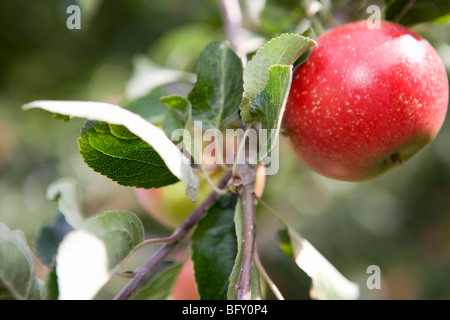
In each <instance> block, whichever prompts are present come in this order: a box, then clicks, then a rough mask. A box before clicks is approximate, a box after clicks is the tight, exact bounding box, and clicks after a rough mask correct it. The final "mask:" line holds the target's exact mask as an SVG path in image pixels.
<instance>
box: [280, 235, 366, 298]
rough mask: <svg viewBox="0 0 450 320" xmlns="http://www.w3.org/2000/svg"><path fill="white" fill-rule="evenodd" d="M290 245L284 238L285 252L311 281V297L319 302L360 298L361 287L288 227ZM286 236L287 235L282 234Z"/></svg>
mask: <svg viewBox="0 0 450 320" xmlns="http://www.w3.org/2000/svg"><path fill="white" fill-rule="evenodd" d="M286 232H287V235H288V236H289V241H290V245H288V244H287V243H286V240H287V239H286V237H284V243H283V247H284V250H283V251H287V253H288V255H289V256H290V254H291V253H292V256H293V258H294V260H295V262H296V263H297V265H298V266H299V268H300V269H302V270H303V271H304V272H305V273H306V274H307V275H308V276H309V277H310V278H311V279H312V286H311V290H310V295H311V297H312V298H313V299H319V300H338V299H339V300H353V299H357V298H358V296H359V287H358V285H356V284H355V283H353V282H351V281H349V280H347V279H346V278H345V277H344V276H343V275H342V274H341V273H340V272H339V271H338V270H337V269H336V268H335V267H334V266H333V265H332V264H331V263H330V262H329V261H328V260H327V259H326V258H325V257H323V256H322V254H320V252H318V251H317V250H316V249H315V248H314V247H313V246H312V245H311V244H310V243H309V242H308V241H307V240H306V239H304V238H303V237H302V236H300V235H299V234H298V233H297V232H296V231H295V230H294V229H292V228H291V227H287V230H286ZM282 234H284V235H286V233H282Z"/></svg>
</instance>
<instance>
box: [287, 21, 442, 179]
mask: <svg viewBox="0 0 450 320" xmlns="http://www.w3.org/2000/svg"><path fill="white" fill-rule="evenodd" d="M448 91H449V87H448V77H447V74H446V70H445V67H444V65H443V63H442V61H441V59H440V57H439V56H438V54H437V52H436V51H435V50H434V48H433V47H432V46H431V45H430V43H429V42H427V41H426V40H425V39H423V38H421V37H420V36H419V35H417V34H415V33H413V32H412V31H411V30H409V29H407V28H406V27H403V26H400V25H397V24H394V23H390V22H386V21H383V22H382V23H381V28H380V29H369V28H368V26H367V24H366V21H357V22H352V23H348V24H345V25H342V26H339V27H337V28H334V29H332V30H329V31H327V32H325V33H324V34H323V35H322V36H320V37H318V38H317V46H316V47H314V48H313V49H312V50H311V54H310V56H309V58H308V60H307V61H306V62H305V63H304V64H302V65H301V66H299V67H298V68H297V69H296V70H295V72H294V76H293V82H292V85H291V91H290V94H289V98H288V102H287V105H286V110H285V113H284V117H283V127H284V129H286V132H287V134H288V139H289V141H290V144H291V146H292V148H293V149H294V150H295V152H296V154H297V155H298V156H299V157H300V158H301V159H302V160H303V161H304V162H305V163H306V164H307V165H308V166H309V167H310V168H312V169H313V170H315V171H317V172H318V173H320V174H322V175H325V176H327V177H331V178H335V179H339V180H346V181H361V180H365V179H368V178H371V177H374V176H376V175H378V174H380V173H382V172H385V171H386V170H387V169H389V168H392V167H394V166H396V165H398V164H400V163H402V162H403V161H406V160H407V159H409V158H410V157H411V156H413V155H414V154H416V153H417V152H418V151H419V150H421V149H422V148H423V147H425V146H426V145H427V144H428V143H429V142H430V141H431V140H433V139H434V137H435V136H436V134H437V133H438V131H439V130H440V128H441V126H442V124H443V122H444V119H445V116H446V113H447V106H448Z"/></svg>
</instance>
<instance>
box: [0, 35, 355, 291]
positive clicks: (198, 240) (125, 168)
mask: <svg viewBox="0 0 450 320" xmlns="http://www.w3.org/2000/svg"><path fill="white" fill-rule="evenodd" d="M314 44H315V43H314V41H313V40H311V39H309V38H307V37H304V36H300V35H297V34H283V35H281V36H279V37H276V38H273V39H272V40H270V41H269V42H267V43H266V44H265V45H264V46H263V47H262V48H261V49H260V50H258V51H257V52H256V53H255V54H254V55H253V56H252V59H251V60H250V61H249V63H248V65H247V66H246V67H245V68H244V66H243V64H242V61H241V59H240V58H239V57H238V56H237V54H236V53H235V52H234V50H233V48H231V46H230V45H229V44H228V42H224V41H215V42H212V43H210V44H209V45H208V46H206V48H205V49H204V51H203V52H202V54H201V55H200V58H199V63H198V74H197V77H196V82H195V84H194V85H193V87H192V88H191V89H190V91H189V92H188V93H187V94H186V96H183V95H178V94H169V95H165V96H162V97H161V96H160V101H161V102H162V104H161V103H159V101H157V99H156V98H155V97H157V95H155V92H154V91H152V92H149V93H148V94H146V95H144V96H141V97H138V98H136V99H133V100H131V101H127V102H126V103H124V104H123V107H118V106H113V105H109V104H104V103H96V102H74V101H70V102H67V101H35V102H31V103H29V104H27V105H26V106H24V108H25V109H29V108H41V109H44V110H46V111H49V112H51V113H53V114H55V115H58V117H62V118H65V117H66V116H69V117H84V118H87V120H86V122H85V125H84V126H83V129H82V132H81V136H80V138H79V148H80V154H81V155H82V156H83V159H84V160H85V162H86V164H87V165H88V166H89V167H91V168H92V169H93V170H94V171H96V172H99V173H101V174H103V175H105V176H107V177H109V178H110V179H112V180H114V181H116V182H117V183H119V184H121V185H125V186H134V187H145V188H158V187H162V186H165V185H169V184H172V183H174V182H176V181H179V180H181V181H183V182H184V184H185V186H186V195H187V196H188V197H190V198H191V199H193V200H195V198H196V193H197V191H198V178H197V175H196V174H195V173H194V171H193V170H192V167H191V165H190V163H191V161H192V159H195V157H196V153H195V151H194V153H192V154H189V155H188V157H189V158H190V159H189V158H188V157H186V155H185V154H183V153H182V152H181V151H180V150H179V149H178V148H177V147H176V146H175V144H174V141H171V140H170V139H169V137H170V133H171V132H173V130H175V129H180V128H182V129H185V131H186V132H187V133H192V131H193V130H194V128H193V127H194V124H195V123H196V121H200V122H201V124H202V126H203V129H209V128H214V129H219V130H223V129H224V128H226V127H227V126H230V125H231V126H235V125H236V122H237V123H241V124H249V125H251V124H254V123H259V124H260V126H261V127H262V128H264V129H269V130H268V132H277V130H278V129H279V127H280V124H281V117H282V114H283V110H284V106H285V103H286V99H287V94H288V92H289V88H290V83H291V78H292V66H293V64H294V63H295V61H296V60H297V59H298V58H299V57H300V56H301V55H302V54H303V53H305V52H306V51H307V50H308V49H309V48H310V47H311V46H313V45H314ZM160 93H161V92H158V94H160ZM157 102H158V103H157ZM270 129H275V130H270ZM267 138H268V139H267V144H268V148H267V149H268V150H269V151H270V149H271V145H272V144H274V143H276V139H278V136H277V135H276V134H275V135H274V134H272V135H271V136H269V137H267ZM186 141H188V138H187V135H185V136H183V143H184V144H186V143H187V142H186ZM265 155H266V154H262V155H261V156H260V160H261V159H263V158H264V156H265ZM180 167H181V169H180ZM48 195H49V198H51V199H54V200H57V201H58V204H59V210H60V212H61V213H62V214H63V215H64V218H65V220H66V221H67V222H68V224H69V225H70V229H69V232H68V233H67V234H65V235H60V237H59V239H58V241H55V243H54V244H53V250H51V252H50V253H49V252H48V250H45V245H44V244H45V243H46V242H45V241H44V240H43V239H45V237H46V236H47V237H48V233H50V234H51V232H50V231H49V230H47V232H43V233H42V235H41V237H40V240H41V241H38V244H39V243H42V244H43V245H42V246H40V247H42V248H44V249H42V248H41V250H40V251H41V252H44V253H45V254H43V255H47V258H46V261H47V263H48V264H49V266H51V267H52V270H53V271H52V272H51V273H50V276H49V279H48V281H47V282H46V283H44V282H43V281H42V280H39V279H37V278H36V277H35V276H34V264H33V260H32V254H31V250H30V249H29V248H28V246H27V244H26V243H25V241H24V238H23V236H21V235H20V232H18V231H11V230H9V229H8V228H7V227H6V226H5V225H2V229H4V230H2V241H0V244H1V245H0V248H1V250H2V255H1V256H2V261H1V263H0V270H1V273H0V274H1V279H2V282H3V283H4V284H5V285H6V287H7V289H8V290H9V291H10V292H12V293H13V296H14V297H16V298H47V299H55V298H59V299H90V298H93V297H95V295H96V294H97V293H98V291H99V290H100V289H101V288H102V286H103V285H104V284H105V283H106V282H107V281H108V280H109V279H110V277H111V276H112V275H113V274H114V272H115V271H117V268H118V267H119V265H120V264H121V263H122V262H123V261H124V260H125V259H126V258H127V257H128V256H129V255H131V254H132V253H133V252H135V251H136V250H138V249H139V248H140V246H142V244H143V243H144V233H143V226H142V223H141V222H140V220H139V219H138V218H137V216H135V215H134V214H133V213H131V212H128V211H114V212H105V213H104V214H103V215H100V216H94V217H92V218H89V219H86V220H85V219H83V218H82V216H83V215H82V214H81V213H80V210H79V208H78V200H77V195H76V189H75V188H74V185H73V183H71V182H68V181H59V182H57V183H55V184H53V185H52V186H50V187H49V189H48ZM242 216H243V210H242V205H241V200H240V198H239V196H238V195H237V194H232V193H231V194H226V195H223V196H220V197H219V198H218V200H217V201H216V202H215V203H214V204H213V205H212V206H210V207H209V208H208V209H207V214H206V215H205V217H204V218H203V219H202V220H200V222H199V223H198V225H197V226H196V228H195V230H194V232H193V233H192V235H191V241H192V257H193V261H194V266H195V270H196V282H197V286H198V290H199V294H200V297H201V298H203V299H227V298H228V299H234V298H236V291H235V290H234V287H235V285H236V282H237V281H238V275H239V272H240V267H239V266H240V262H241V259H242V252H241V249H240V247H241V242H242V220H243V218H242ZM285 226H286V228H287V230H288V232H287V233H286V235H288V236H287V237H285V240H286V239H287V241H284V244H283V247H284V248H285V250H284V251H285V252H286V253H287V254H289V255H290V256H292V257H293V258H295V259H296V261H297V263H298V265H299V266H300V267H301V268H303V269H304V270H305V271H306V272H310V271H311V270H322V271H323V272H319V273H316V272H315V271H312V272H311V276H312V278H313V279H316V280H317V281H316V283H317V284H318V285H317V286H315V290H316V291H317V292H316V293H315V294H316V295H317V297H321V298H324V297H339V296H341V297H349V296H346V295H348V294H350V296H354V295H355V292H356V291H357V288H356V287H354V286H353V284H351V283H348V282H347V280H345V279H344V278H343V277H342V276H340V274H339V273H338V272H337V271H336V270H335V269H334V268H333V267H332V266H331V264H329V263H328V262H327V261H326V260H325V259H324V258H323V257H321V255H320V254H319V253H318V252H317V251H315V250H314V249H310V245H309V246H308V245H306V246H305V243H306V244H307V242H305V241H306V240H304V239H303V238H301V237H300V236H299V235H298V234H297V233H295V231H294V230H292V229H290V228H289V226H288V225H287V224H285ZM60 241H61V242H60ZM40 247H39V246H38V248H40ZM286 248H289V249H286ZM305 250H306V251H309V254H308V253H307V252H306V255H307V256H309V255H310V254H311V252H312V253H313V254H312V255H313V256H314V257H319V258H318V259H310V258H308V259H303V258H300V256H301V255H302V252H304V251H305ZM38 251H39V250H38ZM219 252H220V254H217V253H219ZM18 261H21V262H23V261H26V262H24V263H20V264H19V263H18ZM308 261H310V262H308ZM317 261H320V262H319V263H318V262H317ZM305 263H306V265H305ZM17 265H20V266H21V267H20V268H15V267H14V266H17ZM308 265H309V266H308ZM313 265H316V266H315V267H312V266H313ZM180 266H181V262H178V263H174V264H171V265H169V266H167V267H166V268H164V269H163V270H162V271H161V270H159V271H158V274H157V275H153V276H152V277H149V279H147V281H146V282H145V285H144V286H141V287H140V288H139V290H137V291H136V292H135V293H134V295H133V296H132V297H131V298H135V299H142V298H156V297H158V298H167V297H168V296H169V294H170V289H171V288H172V287H173V284H174V280H175V278H176V276H177V274H178V272H179V271H180ZM12 270H13V271H12ZM327 270H328V271H327ZM330 270H332V271H331V272H330ZM10 272H14V273H15V274H13V275H12V274H10ZM23 274H27V275H28V276H27V277H24V276H23ZM258 274H259V273H258V270H257V268H254V272H253V279H254V280H255V281H253V287H254V290H252V294H253V297H254V298H259V297H260V294H261V293H260V290H259V287H260V283H259V278H260V277H258ZM324 274H326V275H328V276H329V275H331V278H335V279H338V281H337V282H336V281H323V278H324ZM336 275H338V276H336ZM321 279H322V280H321ZM342 279H344V280H343V281H344V282H345V285H344V286H343V287H345V288H349V286H351V290H350V291H351V292H347V293H346V292H345V290H342V289H341V288H340V287H342V286H341V285H339V281H341V280H342ZM266 282H268V283H269V284H270V279H266ZM323 283H327V285H325V287H323V285H322V284H323ZM271 285H273V284H271ZM162 288H165V289H162ZM355 290H356V291H355Z"/></svg>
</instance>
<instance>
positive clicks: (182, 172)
mask: <svg viewBox="0 0 450 320" xmlns="http://www.w3.org/2000/svg"><path fill="white" fill-rule="evenodd" d="M32 108H41V109H44V110H46V111H49V112H52V113H57V114H64V115H68V116H71V117H80V118H87V119H88V120H97V121H103V122H106V123H109V124H115V125H122V126H124V127H126V128H127V129H128V130H129V131H130V132H131V133H133V134H134V135H136V136H138V137H139V138H141V139H142V140H143V141H145V142H146V143H148V144H149V145H150V146H151V147H152V148H153V149H154V150H155V151H156V153H157V154H158V155H159V156H160V157H161V159H162V160H163V161H164V164H165V166H167V168H168V169H169V170H170V172H171V173H172V174H173V175H174V176H175V177H177V178H178V179H180V180H181V181H182V182H183V183H184V185H185V187H186V195H187V196H188V197H189V198H190V199H192V200H193V201H195V200H196V198H197V193H198V187H199V180H198V177H197V176H196V175H195V174H194V172H193V171H192V168H191V166H190V161H189V159H187V158H186V157H185V156H184V155H183V154H182V153H181V151H180V150H179V149H178V148H177V147H176V146H175V145H174V144H173V143H172V141H170V139H169V138H167V136H166V135H165V133H164V131H163V130H161V129H160V128H158V127H156V126H154V125H152V124H151V123H149V122H148V121H146V120H145V119H143V118H142V117H141V116H139V115H137V114H135V113H133V112H131V111H129V110H126V109H123V108H121V107H119V106H116V105H112V104H108V103H101V102H82V101H45V100H42V101H33V102H30V103H27V104H26V105H24V106H23V109H25V110H28V109H32ZM96 142H98V144H100V145H101V144H102V143H101V141H99V140H97V141H96ZM122 164H123V163H122ZM110 172H111V171H110Z"/></svg>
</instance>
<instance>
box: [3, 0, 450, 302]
mask: <svg viewBox="0 0 450 320" xmlns="http://www.w3.org/2000/svg"><path fill="white" fill-rule="evenodd" d="M304 2H305V1H304ZM74 3H75V4H79V5H81V6H82V12H83V16H82V29H81V30H69V29H68V28H67V27H66V19H67V17H68V15H67V13H66V8H67V7H68V6H69V5H70V4H74ZM241 4H242V7H243V10H244V27H246V29H247V30H248V31H251V32H252V33H253V34H254V35H257V36H261V37H264V38H268V37H272V36H273V35H276V34H279V33H281V32H292V31H296V32H304V31H305V30H307V29H308V28H309V27H310V25H309V24H308V20H306V19H305V15H306V14H307V12H306V11H305V10H304V7H302V6H301V5H300V4H301V1H293V0H279V1H276V0H267V1H266V2H264V1H256V0H254V1H253V0H249V1H242V2H241ZM264 4H265V7H263V6H264ZM322 4H323V6H324V8H325V9H328V10H322V11H320V12H319V13H318V16H319V17H320V19H322V21H323V24H324V26H325V28H331V27H333V26H335V25H338V24H341V23H345V22H346V21H351V20H355V19H364V18H366V17H367V16H368V14H367V13H366V12H365V9H366V8H367V6H368V5H370V4H378V5H380V6H383V5H384V1H362V0H358V1H346V0H337V1H330V0H328V1H325V0H323V1H322ZM258 8H261V9H262V10H261V11H260V9H258ZM415 14H416V12H415ZM410 27H412V28H413V29H414V30H415V31H416V32H418V33H420V34H422V35H423V36H424V37H425V38H427V39H428V40H429V41H430V42H431V43H432V44H433V46H434V47H435V48H436V49H437V51H438V53H439V54H440V55H441V57H442V60H443V61H444V63H445V65H446V67H447V70H450V25H449V24H445V23H444V24H442V23H441V24H438V23H420V24H414V25H412V26H410ZM225 38H226V36H225V32H224V30H223V25H222V20H221V14H220V10H219V5H218V3H217V1H213V0H190V1H183V0H171V1H163V0H143V1H123V0H122V1H119V0H110V1H91V2H89V1H79V2H75V1H64V0H48V1H26V0H2V1H1V2H0V48H1V50H0V70H1V71H2V72H1V73H0V133H1V137H0V220H2V221H3V222H5V223H6V224H7V225H8V226H9V227H10V228H11V229H20V230H22V231H24V232H25V234H26V236H27V240H28V242H29V243H30V244H33V243H34V241H35V240H36V238H37V235H38V234H39V232H40V230H41V228H43V227H45V226H46V225H51V224H52V223H53V221H55V220H56V219H57V218H58V212H57V206H56V203H54V202H50V201H47V200H46V198H45V190H46V188H47V186H48V185H49V184H50V183H51V182H52V181H54V180H56V179H59V178H61V177H73V178H75V179H76V181H77V182H78V184H79V186H80V189H81V190H82V193H81V195H82V199H83V210H84V212H85V214H86V215H92V214H97V213H102V212H103V211H105V210H116V209H125V210H130V211H133V212H136V213H137V214H138V215H139V216H140V217H141V219H143V220H144V223H145V230H146V232H147V236H155V235H164V234H168V232H169V231H168V230H166V229H164V228H163V227H161V226H159V225H158V224H156V223H154V222H153V221H152V220H151V219H150V218H149V217H148V216H147V215H146V214H145V213H144V212H143V210H142V209H141V208H140V207H139V205H138V204H137V201H136V199H135V196H134V193H133V190H132V189H130V188H126V187H121V186H119V185H116V184H115V183H114V182H112V181H109V180H108V179H106V178H104V177H103V176H100V175H98V174H96V173H94V172H92V171H91V170H90V169H89V168H88V167H87V166H86V165H85V164H84V162H83V160H82V158H81V156H80V155H79V154H78V146H77V138H78V136H79V133H80V130H81V127H82V124H83V122H82V121H81V120H71V121H69V122H61V121H56V120H54V119H52V117H50V116H49V115H48V114H45V113H42V112H34V111H30V112H27V113H25V112H23V111H22V110H21V109H20V106H21V105H22V104H24V103H26V102H29V101H31V100H37V99H65V100H68V99H77V100H95V101H104V102H111V103H118V102H119V101H121V99H123V98H124V93H125V88H126V84H127V81H128V79H129V78H130V77H131V75H132V73H133V64H132V61H133V58H134V57H135V55H137V54H141V55H142V54H144V55H146V56H147V57H149V58H150V59H151V60H152V61H153V62H154V63H156V64H157V65H161V66H163V67H167V68H173V69H181V70H184V71H189V72H195V71H196V62H197V59H198V54H199V53H200V52H201V50H203V48H204V46H205V45H206V44H207V43H208V42H210V41H212V40H221V39H225ZM449 144H450V128H449V124H448V121H447V122H445V124H444V127H443V128H442V130H441V132H440V133H439V135H438V136H437V138H436V140H435V141H434V142H433V143H432V144H431V145H430V146H429V147H427V148H426V149H425V150H424V151H423V152H421V153H420V154H419V155H417V156H416V157H415V158H413V159H411V161H409V162H408V163H406V164H405V165H404V166H402V167H400V168H397V169H395V170H393V171H390V172H388V173H386V174H384V175H383V176H381V177H378V178H376V179H373V180H371V181H367V182H363V183H346V182H339V181H334V180H331V179H327V178H324V177H321V176H318V175H317V174H315V173H313V172H311V171H310V170H309V169H307V168H306V167H305V166H304V165H303V164H302V163H301V162H300V161H299V160H298V159H297V158H296V157H295V156H294V154H293V153H292V152H291V151H290V149H289V147H288V146H287V145H286V141H285V140H284V139H281V144H280V154H281V157H280V159H281V163H280V170H279V172H278V174H277V175H274V176H269V177H267V183H266V190H265V192H264V196H263V197H264V199H265V200H266V202H268V203H270V205H271V206H272V207H274V208H275V209H276V210H277V211H279V212H281V213H282V214H283V215H284V216H285V217H286V219H288V220H289V221H291V222H292V223H293V225H294V227H295V228H296V229H297V230H298V232H299V233H301V234H302V235H303V236H304V237H305V238H307V239H308V240H309V241H310V242H311V243H312V244H313V245H314V246H315V247H316V248H317V249H318V250H319V251H320V252H321V253H322V254H323V255H324V256H325V257H327V258H328V259H329V260H330V261H331V262H332V263H333V264H334V265H335V266H336V267H337V268H338V270H340V271H341V272H342V273H343V274H344V275H345V276H346V277H348V278H349V279H351V280H354V281H356V282H358V283H360V284H361V290H362V298H364V299H449V298H450V237H449V234H450V209H449V208H450V197H449V196H448V195H449V194H450V148H449V147H448V146H449ZM258 219H259V220H258V230H257V232H258V248H259V252H260V254H261V258H262V261H263V263H264V265H266V267H267V271H268V273H269V274H270V276H271V277H272V278H273V280H274V281H275V282H276V283H277V284H278V285H279V287H280V289H281V291H282V293H283V294H284V296H285V298H287V299H307V298H308V287H309V278H308V277H307V276H306V275H305V274H304V273H303V272H302V271H301V270H299V269H298V267H297V266H296V265H295V262H294V261H292V260H291V259H289V258H288V257H286V256H285V255H284V253H283V252H282V251H281V250H280V249H279V247H278V240H277V233H278V231H279V228H280V227H281V226H278V225H277V224H276V223H275V222H274V218H273V217H272V216H271V215H270V214H269V213H268V211H267V210H265V209H264V208H263V207H258ZM151 250H152V249H147V250H144V251H143V253H144V254H147V255H148V254H149V251H151ZM144 258H145V257H144ZM144 258H142V259H144ZM130 263H131V262H130ZM373 264H375V265H378V266H379V267H380V269H381V275H382V279H383V280H382V284H381V289H380V290H369V289H367V288H366V287H365V283H366V279H367V277H368V276H369V275H368V274H367V273H366V270H367V267H368V266H370V265H373ZM37 271H38V273H39V272H41V273H40V275H41V276H43V274H44V273H45V268H41V269H39V268H38V270H37ZM124 283H125V282H124V280H118V282H117V287H115V286H114V285H111V286H107V287H106V288H105V290H104V292H103V293H102V296H101V297H106V298H109V297H111V296H112V295H114V294H115V293H117V290H119V289H120V288H121V286H123V284H124ZM118 288H119V289H118ZM0 290H1V288H0ZM108 290H110V291H108Z"/></svg>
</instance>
